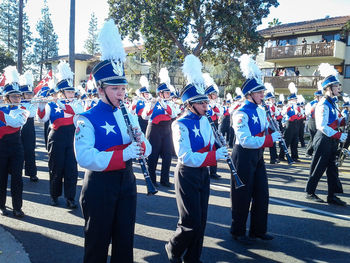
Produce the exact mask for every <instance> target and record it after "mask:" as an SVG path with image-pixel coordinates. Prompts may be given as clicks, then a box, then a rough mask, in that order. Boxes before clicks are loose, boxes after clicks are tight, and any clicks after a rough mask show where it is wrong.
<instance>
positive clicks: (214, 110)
mask: <svg viewBox="0 0 350 263" xmlns="http://www.w3.org/2000/svg"><path fill="white" fill-rule="evenodd" d="M203 77H204V81H205V86H206V89H205V94H206V95H208V98H209V100H210V104H209V107H208V113H209V114H210V116H211V119H212V120H213V122H214V123H215V126H216V128H217V129H218V127H219V118H220V117H221V116H222V114H223V111H222V108H221V107H220V105H219V104H218V103H217V102H216V100H217V99H218V97H219V89H218V87H217V85H216V84H215V82H214V80H213V78H212V77H211V76H210V75H209V74H208V73H204V74H203ZM216 172H217V166H210V167H209V174H210V177H211V178H213V179H220V178H221V176H220V175H218V174H217V173H216Z"/></svg>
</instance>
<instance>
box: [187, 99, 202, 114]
mask: <svg viewBox="0 0 350 263" xmlns="http://www.w3.org/2000/svg"><path fill="white" fill-rule="evenodd" d="M188 104H189V105H190V106H191V108H192V109H193V110H194V111H195V113H196V114H197V115H198V116H202V115H201V114H199V112H198V111H197V109H196V108H195V107H193V103H191V102H189V103H188Z"/></svg>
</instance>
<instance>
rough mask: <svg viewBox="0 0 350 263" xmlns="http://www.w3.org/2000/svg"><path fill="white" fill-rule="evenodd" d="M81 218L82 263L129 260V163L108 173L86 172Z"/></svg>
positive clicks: (132, 212)
mask: <svg viewBox="0 0 350 263" xmlns="http://www.w3.org/2000/svg"><path fill="white" fill-rule="evenodd" d="M80 204H81V207H82V211H83V216H84V219H85V228H84V232H85V245H84V247H85V251H84V263H103V262H107V256H108V246H109V244H110V242H111V241H112V258H111V263H116V262H123V263H124V262H125V263H131V262H133V244H134V229H135V217H136V179H135V176H134V174H133V171H132V162H131V161H128V162H127V163H126V168H125V169H122V170H117V171H111V172H93V171H86V172H85V177H84V184H83V188H82V191H81V196H80Z"/></svg>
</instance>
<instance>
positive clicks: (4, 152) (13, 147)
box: [0, 66, 29, 218]
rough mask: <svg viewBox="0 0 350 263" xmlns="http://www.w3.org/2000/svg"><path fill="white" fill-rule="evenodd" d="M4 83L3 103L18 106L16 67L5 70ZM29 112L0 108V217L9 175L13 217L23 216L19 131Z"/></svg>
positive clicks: (21, 151)
mask: <svg viewBox="0 0 350 263" xmlns="http://www.w3.org/2000/svg"><path fill="white" fill-rule="evenodd" d="M5 76H6V82H7V84H6V85H5V87H4V91H3V94H4V97H5V102H7V103H9V104H19V103H20V102H21V92H20V91H19V86H18V82H19V74H18V72H17V69H16V67H14V66H8V67H7V68H5ZM28 116H29V112H28V111H27V110H24V109H21V108H20V107H18V106H14V105H8V106H6V107H1V108H0V214H1V215H7V214H8V212H7V210H6V206H5V205H6V192H7V191H6V190H7V189H6V188H7V180H8V175H9V174H10V175H11V196H12V207H13V215H14V216H15V217H18V218H20V217H23V216H24V213H23V211H22V203H23V199H22V192H23V181H22V169H23V161H24V152H23V146H22V141H21V135H20V129H21V127H22V126H23V125H24V124H25V123H26V121H27V118H28Z"/></svg>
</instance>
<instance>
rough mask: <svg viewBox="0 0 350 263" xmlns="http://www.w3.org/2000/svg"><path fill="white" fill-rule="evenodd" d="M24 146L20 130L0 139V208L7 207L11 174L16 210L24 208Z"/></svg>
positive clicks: (13, 203)
mask: <svg viewBox="0 0 350 263" xmlns="http://www.w3.org/2000/svg"><path fill="white" fill-rule="evenodd" d="M23 155H24V154H23V146H22V142H21V136H20V132H19V131H18V132H16V133H12V134H8V135H5V136H4V137H3V138H1V139H0V208H5V205H6V193H7V180H8V175H9V174H10V175H11V196H12V207H13V209H14V210H20V209H21V208H22V192H23V181H22V169H23V159H24V156H23Z"/></svg>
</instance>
